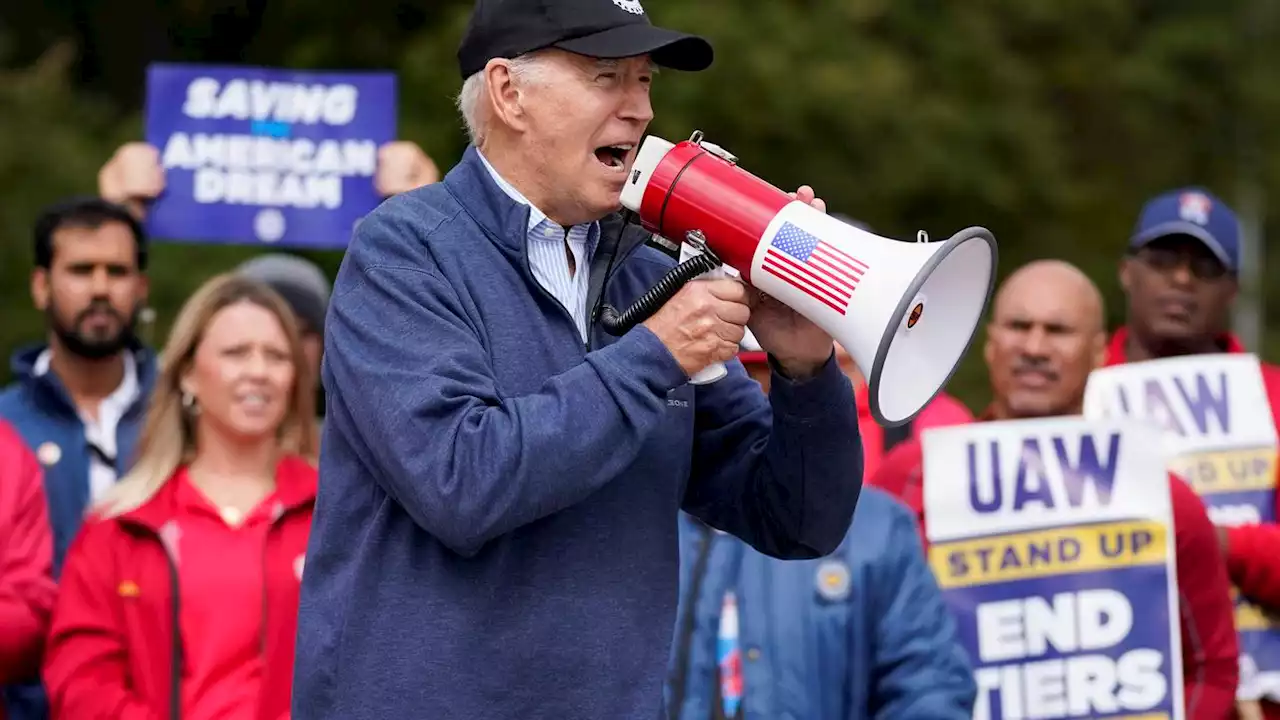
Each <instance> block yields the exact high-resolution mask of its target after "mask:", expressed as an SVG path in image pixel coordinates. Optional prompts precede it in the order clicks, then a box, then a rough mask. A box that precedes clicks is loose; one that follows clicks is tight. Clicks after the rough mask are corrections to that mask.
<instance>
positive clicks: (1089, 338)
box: [867, 261, 1239, 720]
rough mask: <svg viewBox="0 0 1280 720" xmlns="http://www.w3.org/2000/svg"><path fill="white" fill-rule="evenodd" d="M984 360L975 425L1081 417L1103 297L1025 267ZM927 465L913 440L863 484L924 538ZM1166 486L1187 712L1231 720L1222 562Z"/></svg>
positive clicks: (1198, 508) (1174, 488) (1183, 496)
mask: <svg viewBox="0 0 1280 720" xmlns="http://www.w3.org/2000/svg"><path fill="white" fill-rule="evenodd" d="M983 356H984V358H985V359H986V362H987V366H988V368H989V369H990V375H991V388H992V391H993V395H994V397H993V399H992V402H991V404H990V405H989V406H988V407H987V409H986V410H985V411H984V412H983V413H982V414H981V415H980V416H979V418H978V419H979V421H984V420H1015V419H1029V418H1042V417H1057V416H1063V415H1079V414H1080V413H1081V411H1082V408H1083V403H1084V389H1085V383H1086V381H1087V379H1088V376H1089V373H1090V372H1091V371H1092V370H1093V369H1094V368H1096V367H1099V366H1101V364H1102V362H1103V360H1104V358H1105V356H1106V333H1105V330H1104V325H1103V308H1102V295H1101V293H1099V292H1098V289H1097V287H1096V286H1095V285H1094V284H1093V282H1092V281H1091V280H1089V278H1088V277H1086V276H1085V275H1084V273H1082V272H1080V271H1079V270H1078V269H1077V268H1075V267H1074V266H1072V265H1069V264H1067V263H1064V262H1059V261H1039V262H1034V263H1031V264H1029V265H1026V266H1024V267H1022V268H1020V269H1019V270H1018V271H1016V272H1015V273H1013V275H1011V276H1010V277H1009V278H1008V280H1006V281H1005V283H1004V285H1003V286H1002V287H1001V288H1000V291H999V292H998V293H997V295H996V298H995V301H994V303H993V309H992V319H991V322H990V324H989V325H988V328H987V339H986V344H985V346H984V348H983ZM923 459H924V456H923V448H922V446H921V443H920V442H919V441H914V440H913V441H908V442H906V443H903V444H902V445H899V446H898V447H897V448H895V449H894V450H893V451H891V452H890V453H889V454H888V455H887V456H886V457H885V458H884V461H883V462H882V463H881V465H880V468H879V469H878V470H877V471H876V473H875V474H874V475H870V476H869V479H868V481H867V482H868V484H870V485H873V486H876V487H880V488H883V489H885V490H888V491H889V492H891V493H893V494H894V495H897V496H898V497H899V498H901V499H902V500H903V501H904V502H906V503H907V504H908V505H909V506H911V507H912V508H913V509H914V510H915V511H916V513H917V516H918V517H919V519H920V527H921V530H922V533H923V532H924V528H925V523H926V522H927V518H925V517H924V514H923V480H924V477H923ZM1169 487H1170V493H1171V496H1172V497H1171V501H1172V504H1173V524H1174V539H1175V554H1176V562H1177V571H1176V572H1177V578H1178V604H1179V609H1180V613H1179V621H1180V625H1181V636H1182V677H1183V691H1184V697H1185V702H1186V716H1187V717H1188V718H1195V719H1196V720H1226V719H1227V718H1230V717H1231V716H1232V713H1233V709H1234V703H1235V692H1236V686H1237V684H1238V681H1239V662H1238V659H1237V658H1238V653H1239V642H1238V640H1237V637H1236V631H1235V614H1234V610H1233V607H1232V602H1231V595H1230V585H1229V582H1228V580H1227V571H1226V566H1225V563H1224V562H1223V559H1222V556H1221V553H1220V552H1219V550H1218V544H1217V539H1216V536H1215V533H1214V528H1213V525H1212V524H1211V523H1210V522H1209V517H1208V513H1207V512H1206V510H1205V507H1204V504H1203V503H1202V502H1201V501H1200V498H1199V497H1197V496H1196V494H1195V492H1194V491H1192V490H1191V488H1190V487H1189V486H1188V485H1187V484H1186V483H1184V482H1182V481H1181V480H1179V479H1178V478H1175V477H1173V476H1170V478H1169ZM926 542H927V541H926Z"/></svg>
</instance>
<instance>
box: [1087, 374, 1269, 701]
mask: <svg viewBox="0 0 1280 720" xmlns="http://www.w3.org/2000/svg"><path fill="white" fill-rule="evenodd" d="M1084 413H1085V415H1086V416H1088V417H1132V418H1137V419H1143V420H1146V421H1148V422H1150V423H1152V424H1153V425H1154V426H1156V427H1159V428H1161V429H1163V430H1164V443H1165V448H1166V451H1167V453H1168V457H1169V459H1170V460H1169V463H1170V465H1169V469H1170V470H1172V471H1173V472H1175V473H1177V474H1178V475H1180V476H1182V477H1183V478H1184V479H1185V480H1186V481H1187V483H1188V484H1190V485H1191V487H1192V488H1194V489H1195V491H1196V493H1197V494H1198V495H1199V496H1200V497H1201V498H1202V499H1203V500H1204V502H1205V506H1206V508H1207V509H1208V512H1209V516H1210V518H1212V520H1213V522H1214V524H1216V525H1221V526H1227V527H1233V526H1237V525H1243V524H1252V523H1260V522H1268V523H1270V522H1275V520H1276V514H1275V507H1276V450H1277V439H1276V430H1275V422H1274V420H1273V419H1272V415H1271V407H1270V405H1269V404H1268V402H1267V393H1266V387H1265V385H1264V384H1263V381H1262V368H1261V366H1260V365H1259V362H1258V358H1257V357H1255V356H1253V355H1249V354H1243V353H1231V354H1219V355H1195V356H1189V357H1178V358H1165V359H1161V360H1151V361H1147V362H1139V363H1128V364H1125V365H1117V366H1113V367H1108V368H1102V369H1100V370H1096V371H1094V372H1093V373H1092V374H1091V375H1090V377H1089V384H1088V386H1087V387H1086V389H1085V406H1084ZM1236 629H1237V630H1238V631H1239V633H1240V652H1241V658H1240V691H1239V696H1240V698H1241V699H1246V700H1253V699H1258V698H1261V697H1270V698H1273V699H1278V700H1280V625H1277V624H1276V623H1273V622H1272V621H1270V620H1268V619H1267V618H1266V617H1264V615H1263V613H1262V612H1261V611H1260V610H1259V608H1258V607H1257V606H1255V605H1253V604H1252V603H1249V602H1248V601H1247V600H1245V599H1244V598H1241V597H1239V596H1238V594H1237V597H1236Z"/></svg>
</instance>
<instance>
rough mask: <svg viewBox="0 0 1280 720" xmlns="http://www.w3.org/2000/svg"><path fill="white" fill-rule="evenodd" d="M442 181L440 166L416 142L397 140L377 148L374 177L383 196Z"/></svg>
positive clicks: (375, 185) (375, 183) (374, 183)
mask: <svg viewBox="0 0 1280 720" xmlns="http://www.w3.org/2000/svg"><path fill="white" fill-rule="evenodd" d="M439 180H440V170H439V168H437V167H436V164H435V162H433V161H432V160H431V158H430V157H428V156H427V154H426V153H425V152H423V151H422V148H420V147H418V144H417V143H413V142H409V141H407V140H397V141H395V142H389V143H386V144H385V145H383V146H382V147H380V148H378V170H377V172H376V173H375V174H374V176H373V186H374V188H375V189H377V191H378V193H379V194H380V195H382V196H383V197H391V196H392V195H398V194H400V193H402V192H407V191H409V190H413V189H415V188H420V187H422V186H423V185H430V184H431V183H433V182H437V181H439Z"/></svg>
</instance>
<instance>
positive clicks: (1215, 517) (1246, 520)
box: [1205, 503, 1262, 527]
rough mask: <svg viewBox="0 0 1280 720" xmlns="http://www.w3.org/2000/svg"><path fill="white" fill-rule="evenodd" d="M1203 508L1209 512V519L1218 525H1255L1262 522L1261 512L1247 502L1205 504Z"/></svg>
mask: <svg viewBox="0 0 1280 720" xmlns="http://www.w3.org/2000/svg"><path fill="white" fill-rule="evenodd" d="M1205 510H1206V511H1207V512H1208V513H1209V520H1210V521H1211V522H1212V523H1213V524H1214V525H1217V526H1219V527H1239V526H1241V525H1257V524H1258V523H1260V522H1262V512H1261V511H1260V510H1258V506H1257V505H1250V504H1248V503H1232V504H1222V505H1210V504H1206V505H1205Z"/></svg>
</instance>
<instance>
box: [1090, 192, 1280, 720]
mask: <svg viewBox="0 0 1280 720" xmlns="http://www.w3.org/2000/svg"><path fill="white" fill-rule="evenodd" d="M1239 268H1240V223H1239V221H1238V220H1237V219H1236V215H1235V213H1234V212H1232V210H1231V208H1229V207H1227V205H1226V203H1224V202H1222V200H1221V199H1219V198H1217V197H1215V196H1214V195H1213V194H1212V193H1210V192H1208V191H1206V190H1204V189H1202V188H1197V187H1191V188H1183V189H1179V190H1173V191H1170V192H1167V193H1165V194H1163V195H1160V196H1158V197H1156V198H1154V199H1152V200H1151V201H1149V202H1148V203H1147V204H1146V205H1145V206H1144V207H1143V209H1142V213H1141V215H1140V216H1139V218H1138V225H1137V228H1136V229H1135V231H1134V234H1133V237H1132V238H1130V240H1129V249H1128V252H1127V253H1126V256H1125V258H1124V259H1123V260H1122V261H1121V264H1120V284H1121V285H1122V286H1123V288H1124V292H1125V296H1126V297H1127V299H1128V316H1127V320H1126V324H1125V326H1123V327H1121V328H1120V329H1119V330H1117V331H1116V333H1115V334H1114V335H1113V336H1112V337H1111V342H1110V345H1109V346H1108V349H1107V360H1106V364H1108V365H1117V364H1120V363H1124V362H1138V361H1142V360H1152V359H1156V358H1165V357H1175V356H1182V355H1200V354H1206V353H1223V352H1227V353H1238V352H1248V350H1246V349H1245V347H1244V346H1243V345H1242V344H1241V343H1240V341H1239V339H1238V338H1236V337H1235V336H1234V335H1233V334H1231V332H1230V330H1229V328H1230V313H1231V305H1232V303H1233V302H1234V301H1235V298H1236V293H1237V291H1238V290H1239V284H1238V274H1237V273H1238V271H1239ZM1262 378H1263V382H1264V383H1265V384H1266V387H1267V399H1268V401H1269V402H1270V404H1271V412H1272V415H1273V417H1275V418H1277V419H1278V420H1280V367H1277V366H1275V365H1271V364H1268V363H1263V364H1262ZM1277 510H1278V511H1280V507H1278V508H1277ZM1218 537H1219V541H1220V543H1221V545H1222V548H1223V552H1224V553H1225V554H1226V557H1227V569H1228V571H1229V573H1230V575H1231V581H1232V584H1234V585H1235V586H1236V587H1237V588H1239V590H1240V592H1242V593H1243V594H1244V595H1245V596H1246V597H1249V598H1251V599H1252V600H1253V601H1254V602H1257V603H1259V604H1261V605H1264V606H1266V607H1268V608H1269V609H1276V610H1280V531H1278V530H1277V529H1276V526H1275V525H1274V524H1265V525H1245V526H1240V527H1235V528H1231V529H1227V528H1219V529H1218ZM1263 711H1264V712H1265V716H1266V717H1267V718H1268V720H1272V719H1276V720H1280V705H1276V704H1272V703H1270V702H1265V703H1264V704H1263Z"/></svg>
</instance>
